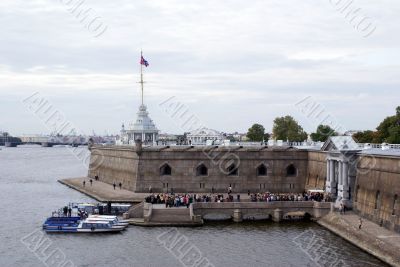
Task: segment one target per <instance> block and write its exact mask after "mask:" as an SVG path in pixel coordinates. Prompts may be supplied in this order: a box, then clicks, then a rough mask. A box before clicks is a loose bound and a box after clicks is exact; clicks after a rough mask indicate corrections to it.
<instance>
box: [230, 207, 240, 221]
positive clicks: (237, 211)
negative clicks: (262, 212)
mask: <svg viewBox="0 0 400 267" xmlns="http://www.w3.org/2000/svg"><path fill="white" fill-rule="evenodd" d="M232 217H233V221H234V222H241V221H243V217H242V211H241V210H240V209H235V210H234V211H233V216H232Z"/></svg>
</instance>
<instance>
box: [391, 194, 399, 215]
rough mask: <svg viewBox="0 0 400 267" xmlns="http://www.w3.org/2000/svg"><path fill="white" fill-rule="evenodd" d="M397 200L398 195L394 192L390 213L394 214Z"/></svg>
mask: <svg viewBox="0 0 400 267" xmlns="http://www.w3.org/2000/svg"><path fill="white" fill-rule="evenodd" d="M397 201H398V197H397V194H396V195H394V198H393V209H392V215H396V209H397Z"/></svg>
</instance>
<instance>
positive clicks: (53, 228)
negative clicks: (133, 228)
mask: <svg viewBox="0 0 400 267" xmlns="http://www.w3.org/2000/svg"><path fill="white" fill-rule="evenodd" d="M125 228H126V225H116V224H113V223H112V222H110V221H93V220H88V219H85V220H81V219H80V218H79V217H50V218H48V219H47V220H46V221H45V223H44V224H43V229H44V230H45V231H46V232H52V233H98V232H120V231H122V230H124V229H125Z"/></svg>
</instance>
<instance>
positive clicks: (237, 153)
mask: <svg viewBox="0 0 400 267" xmlns="http://www.w3.org/2000/svg"><path fill="white" fill-rule="evenodd" d="M307 164H308V152H307V151H305V150H298V149H294V148H283V147H276V148H267V147H257V148H256V147H254V148H248V147H237V148H236V147H235V148H229V147H210V148H207V150H204V147H190V146H179V147H146V148H143V149H138V148H137V147H132V146H93V147H92V158H91V164H90V168H89V173H88V176H89V177H91V178H94V177H95V175H98V176H99V179H100V180H101V181H103V182H107V183H110V184H112V183H114V182H115V183H116V184H117V185H118V184H119V183H120V182H121V183H122V186H123V188H125V189H128V190H132V191H134V192H142V193H143V192H149V188H151V189H152V191H153V192H171V190H173V191H174V192H205V193H209V192H211V191H212V190H214V192H221V193H226V192H227V189H228V187H229V186H231V187H232V190H233V192H242V193H245V192H248V190H250V192H253V193H254V192H266V191H269V192H303V190H304V187H305V182H306V176H307ZM230 167H231V169H229V168H230ZM168 168H169V171H168V170H166V169H168Z"/></svg>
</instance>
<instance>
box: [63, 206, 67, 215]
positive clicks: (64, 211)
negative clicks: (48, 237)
mask: <svg viewBox="0 0 400 267" xmlns="http://www.w3.org/2000/svg"><path fill="white" fill-rule="evenodd" d="M63 213H64V217H65V216H67V213H68V207H67V206H64V208H63Z"/></svg>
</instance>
